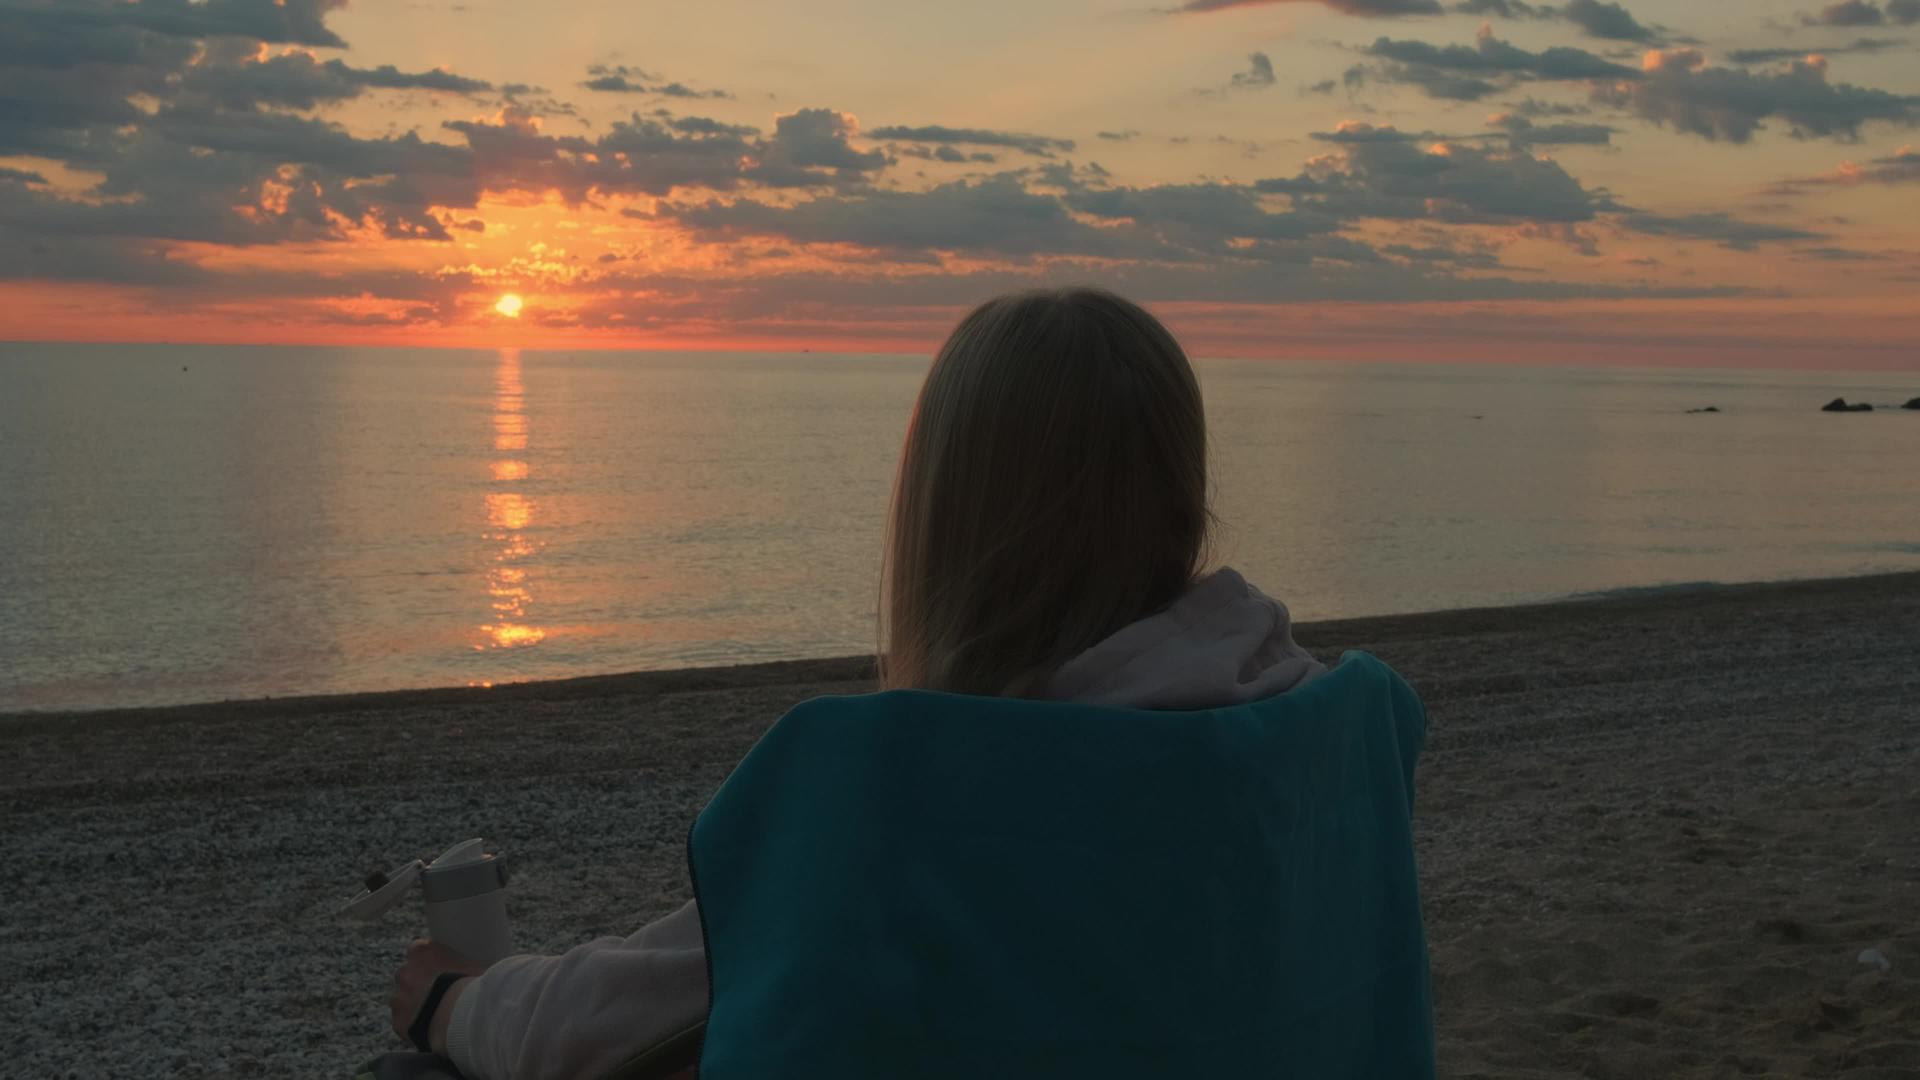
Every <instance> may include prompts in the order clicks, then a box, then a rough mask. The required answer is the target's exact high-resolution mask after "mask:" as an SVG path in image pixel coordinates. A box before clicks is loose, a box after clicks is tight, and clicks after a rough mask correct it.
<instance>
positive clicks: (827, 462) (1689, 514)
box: [0, 345, 1920, 710]
mask: <svg viewBox="0 0 1920 1080" xmlns="http://www.w3.org/2000/svg"><path fill="white" fill-rule="evenodd" d="M1199 369H1200V373H1201V381H1202V383H1203V384H1204V386H1205V389H1206V391H1207V396H1208V408H1209V410H1210V419H1211V423H1212V426H1213V436H1214V443H1215V447H1216V449H1215V454H1216V471H1217V475H1218V479H1219V495H1218V509H1219V512H1220V514H1221V515H1222V517H1224V518H1225V519H1226V521H1227V523H1228V530H1227V531H1226V533H1225V534H1224V535H1223V536H1222V538H1221V541H1222V543H1221V549H1222V552H1223V554H1224V555H1225V557H1226V558H1227V560H1228V561H1229V562H1230V563H1231V564H1233V565H1235V566H1238V567H1240V568H1241V569H1242V570H1244V571H1245V572H1247V574H1248V575H1249V576H1250V577H1251V578H1252V579H1253V580H1254V581H1256V582H1257V583H1259V584H1260V585H1261V586H1262V587H1263V588H1265V589H1266V590H1267V591H1269V592H1271V593H1274V594H1276V595H1279V596H1281V597H1283V598H1284V599H1286V600H1287V601H1288V602H1289V604H1290V605H1291V606H1292V608H1293V609H1294V612H1295V615H1296V616H1297V617H1299V618H1303V619H1317V618H1327V617H1335V616H1347V615H1363V614H1378V613H1387V612H1403V611H1416V610H1427V609H1435V608H1449V607H1460V606H1467V605H1487V604H1500V603H1508V602H1516V601H1527V600H1543V599H1551V598H1556V597H1564V596H1568V595H1571V594H1578V593H1585V592H1593V591H1600V590H1608V589H1614V588H1620V587H1628V586H1642V585H1654V584H1661V583H1674V582H1694V581H1706V580H1717V581H1739V580H1757V579H1768V578H1782V577H1813V576H1824V575H1835V574H1854V573H1865V572H1871V571H1880V570H1897V569H1915V568H1920V413H1912V412H1897V411H1896V412H1885V411H1882V412H1878V413H1875V414H1872V415H1860V416H1831V415H1824V414H1821V413H1819V412H1818V411H1816V410H1817V408H1818V406H1819V405H1820V404H1821V403H1822V402H1824V401H1826V400H1828V399H1829V398H1831V397H1833V396H1835V395H1838V394H1844V395H1845V396H1847V397H1848V398H1862V399H1865V400H1868V401H1873V402H1876V403H1880V404H1886V403H1897V402H1900V401H1904V400H1906V399H1907V398H1909V397H1912V396H1914V395H1915V394H1920V374H1915V375H1909V376H1901V375H1896V374H1884V373H1883V374H1877V375H1832V374H1829V375H1810V374H1802V373H1782V372H1766V373H1736V372H1711V373H1703V372H1676V371H1671V370H1665V371H1662V370H1631V369H1627V370H1619V371H1594V370H1567V369H1523V368H1513V367H1460V366H1447V367H1440V366H1431V365H1348V366H1323V365H1303V364H1276V363H1224V362H1223V363H1202V364H1200V365H1199ZM925 370H926V362H925V361H924V360H922V359H917V358H886V357H850V356H820V355H802V356H795V355H780V356H775V355H760V356H751V355H749V356H729V355H711V354H659V353H652V354H633V353H619V354H615V353H574V354H550V353H536V352H531V351H529V352H524V353H518V352H510V351H509V352H498V353H495V352H445V351H418V350H379V349H258V348H237V347H236V348H207V347H172V346H140V347H127V346H49V345H0V710H8V709H66V708H83V707H94V706H110V705H140V704H153V703H166V702H182V701H195V700H207V699H218V698H230V697H257V696H262V695H275V696H278V695H284V694H294V693H311V692H321V691H339V690H367V689H384V688H396V687H408V686H426V685H447V684H463V683H477V682H488V681H506V680H513V679H529V678H540V677H552V676H565V675H580V674H590V673H598V672H609V671H622V670H633V669H640V668H657V667H678V666H685V665H693V664H710V663H716V662H729V661H743V660H755V659H770V658H779V657H800V656H816V655H842V654H847V653H854V652H859V651H862V650H867V649H871V648H872V643H873V616H872V612H873V607H874V598H875V591H876V585H877V573H878V549H879V543H880V535H881V525H882V519H883V516H884V513H885V509H886V500H887V494H888V487H889V484H890V481H891V477H892V469H893V464H894V459H895V455H896V454H897V453H898V449H899V445H900V440H901V437H902V435H903V433H904V431H905V426H906V419H907V412H908V409H909V407H910V405H911V403H912V399H913V395H914V393H915V391H916V390H917V389H918V386H919V381H920V378H921V376H922V375H923V374H924V372H925ZM1707 404H1713V405H1718V406H1719V407H1720V408H1722V409H1724V410H1726V412H1724V413H1722V414H1720V415H1717V416H1716V415H1708V416H1688V415H1684V414H1683V411H1684V410H1685V409H1686V408H1688V407H1691V406H1698V405H1707Z"/></svg>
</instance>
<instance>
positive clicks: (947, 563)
mask: <svg viewBox="0 0 1920 1080" xmlns="http://www.w3.org/2000/svg"><path fill="white" fill-rule="evenodd" d="M1212 521H1213V518H1212V513H1211V511H1210V510H1209V507H1208V481H1207V436H1206V424H1205V420H1204V416H1203V413H1202V409H1201V400H1200V389H1199V386H1198V384H1197V383H1196V382H1195V380H1194V375H1193V369H1192V368H1191V367H1190V366H1189V365H1188V363H1187V358H1186V355H1185V354H1184V353H1183V352H1182V351H1181V349H1180V346H1179V344H1178V343H1176V342H1175V341H1174V339H1173V337H1172V335H1170V334H1169V333H1168V332H1167V330H1166V328H1165V327H1163V326H1161V325H1160V323H1159V322H1157V321H1156V320H1155V319H1154V318H1153V317H1152V316H1151V315H1149V314H1147V313H1146V312H1145V311H1144V310H1142V309H1141V308H1140V307H1138V306H1137V305H1135V304H1132V303H1130V302H1128V301H1126V300H1123V299H1121V298H1120V297H1117V296H1114V295H1112V294H1111V293H1107V292H1102V291H1099V290H1094V289H1079V288H1075V289H1058V290H1045V291H1036V292H1027V293H1020V294H1016V295H1012V296H1004V297H1000V298H999V299H996V300H991V301H989V302H987V303H985V304H983V305H981V306H980V307H979V308H977V309H976V310H975V311H973V313H972V314H970V315H968V316H967V317H966V318H965V319H963V320H962V321H961V323H960V325H959V326H958V327H957V328H956V329H955V330H954V332H953V335H952V336H951V337H950V338H948V340H947V343H946V345H945V346H943V347H942V348H941V350H940V353H939V355H938V356H937V357H936V358H935V360H934V362H933V367H932V369H931V370H930V371H929V372H928V373H927V379H926V383H925V384H924V385H923V386H922V388H921V391H920V399H919V402H918V404H917V405H916V406H915V409H914V415H913V420H912V424H911V426H910V427H909V429H908V432H907V440H906V447H905V450H904V452H903V453H902V455H901V459H900V467H899V472H898V475H897V478H896V481H895V486H894V493H893V510H892V516H891V520H890V523H889V527H888V533H887V543H886V550H885V553H884V557H883V564H882V565H883V570H882V582H883V590H884V591H883V596H882V610H883V612H884V613H885V616H886V618H885V622H884V624H883V628H882V645H881V649H880V657H881V665H880V682H881V686H882V687H883V688H885V689H894V688H921V689H934V690H946V691H953V692H958V693H968V694H983V695H1000V696H1015V697H1032V698H1046V699H1054V700H1068V701H1080V702H1087V703H1094V704H1103V705H1121V706H1130V707H1135V708H1158V709H1204V708H1210V707H1215V706H1221V705H1228V704H1237V703H1241V702H1246V701H1254V700H1259V699H1262V698H1266V697H1270V696H1273V695H1275V694H1280V693H1284V692H1286V691H1288V690H1290V689H1292V688H1294V687H1296V686H1298V685H1300V684H1301V683H1303V682H1306V681H1307V680H1309V679H1311V678H1313V677H1315V676H1316V675H1319V674H1321V673H1323V672H1324V671H1325V668H1324V667H1322V666H1321V665H1320V664H1319V663H1318V662H1316V661H1315V660H1314V659H1313V658H1312V657H1311V656H1309V655H1308V654H1307V653H1306V652H1305V651H1304V650H1303V649H1301V648H1300V647H1299V646H1298V645H1296V644H1294V641H1293V636H1292V632H1291V629H1290V625H1289V621H1288V617H1287V610H1286V608H1285V607H1284V606H1282V605H1281V604H1280V603H1278V602H1277V601H1275V600H1272V599H1270V598H1268V597H1267V596H1265V595H1263V594H1262V593H1261V592H1260V591H1259V590H1257V589H1255V588H1253V587H1252V586H1251V585H1249V584H1247V582H1246V581H1245V580H1244V579H1242V578H1241V577H1240V575H1239V574H1237V573H1235V572H1234V571H1232V570H1230V569H1221V570H1217V571H1214V572H1212V573H1203V569H1204V567H1205V565H1206V562H1207V557H1208V556H1207V542H1208V533H1209V527H1210V525H1211V524H1212ZM448 971H465V972H469V973H471V975H472V977H469V978H463V979H460V980H458V981H454V982H452V983H451V985H450V988H446V989H444V991H443V992H444V997H443V998H442V999H441V1000H440V1001H439V1002H438V1003H437V1006H436V1008H435V1010H434V1012H433V1014H432V1021H431V1024H430V1031H431V1041H432V1044H433V1048H434V1049H435V1050H436V1051H438V1052H440V1053H442V1054H444V1055H446V1056H448V1057H450V1058H451V1059H452V1060H453V1061H454V1063H455V1064H456V1065H457V1066H458V1067H459V1068H460V1070H461V1071H462V1072H463V1073H465V1074H466V1075H467V1076H468V1077H471V1078H474V1080H534V1078H547V1077H593V1076H596V1075H600V1074H604V1073H605V1072H607V1071H608V1070H610V1069H612V1068H614V1067H616V1066H618V1065H619V1064H620V1063H622V1062H624V1061H627V1060H629V1059H630V1058H632V1057H633V1056H634V1055H636V1054H638V1053H640V1052H642V1051H644V1050H646V1049H648V1048H649V1047H651V1046H653V1045H656V1044H658V1043H660V1042H661V1041H663V1040H666V1039H668V1038H670V1037H672V1036H674V1035H676V1034H679V1033H681V1032H683V1031H685V1030H686V1029H687V1028H688V1027H689V1026H690V1025H693V1024H696V1023H698V1022H699V1021H700V1020H701V1018H702V1017H703V1016H704V1015H705V1011H706V1006H707V984H706V978H707V976H706V964H705V957H704V954H703V953H702V951H701V930H700V916H699V912H698V910H697V909H696V907H695V906H694V905H693V904H692V903H689V904H687V905H686V906H685V907H682V908H681V909H680V910H679V911H676V912H674V913H673V914H671V915H669V916H667V917H666V918H664V919H661V920H660V921H658V922H655V923H653V924H651V925H649V926H646V927H644V928H642V929H641V930H640V931H639V932H638V933H636V934H634V935H633V936H632V937H629V938H626V939H621V938H614V937H609V938H602V939H600V940H597V941H592V942H589V943H587V944H585V945H581V946H579V947H578V948H575V949H573V950H571V951H570V952H568V953H566V954H565V955H562V956H515V957H509V958H507V959H505V960H502V961H500V962H499V963H498V964H496V965H494V966H493V967H492V968H491V969H489V970H487V971H486V972H485V974H484V975H483V974H481V973H480V972H479V971H478V969H475V968H472V967H471V966H469V965H466V964H465V963H464V961H462V960H461V959H460V958H459V957H457V956H455V955H453V954H451V953H449V952H448V951H447V950H445V949H442V948H439V947H438V946H434V945H431V944H429V943H426V942H416V943H414V946H413V947H412V948H411V949H410V950H409V952H408V956H407V961H406V964H405V965H404V966H403V967H402V968H401V970H400V973H399V975H398V977H397V979H396V989H395V993H394V995H393V998H392V1001H391V1002H390V1006H391V1010H392V1018H393V1025H394V1030H395V1031H397V1032H400V1033H401V1034H402V1035H403V1036H404V1034H405V1032H406V1030H407V1029H408V1028H409V1027H410V1026H411V1025H412V1024H413V1022H414V1020H415V1018H416V1017H417V1015H418V1014H419V1012H420V1008H421V1005H422V1003H423V1000H424V999H425V998H426V997H427V996H428V988H429V987H430V986H431V984H433V983H434V982H435V981H436V979H437V977H438V976H439V975H440V974H441V973H443V972H448Z"/></svg>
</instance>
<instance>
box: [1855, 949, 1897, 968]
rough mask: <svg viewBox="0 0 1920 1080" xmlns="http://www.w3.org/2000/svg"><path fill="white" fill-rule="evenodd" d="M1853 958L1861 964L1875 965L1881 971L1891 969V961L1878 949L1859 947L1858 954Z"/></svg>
mask: <svg viewBox="0 0 1920 1080" xmlns="http://www.w3.org/2000/svg"><path fill="white" fill-rule="evenodd" d="M1854 959H1855V960H1857V961H1858V962H1860V963H1862V964H1867V965H1869V966H1872V967H1877V968H1879V969H1880V970H1881V971H1891V970H1893V961H1891V960H1889V959H1887V954H1886V953H1883V952H1881V951H1880V950H1879V949H1861V950H1860V955H1859V956H1857V957H1855V958H1854Z"/></svg>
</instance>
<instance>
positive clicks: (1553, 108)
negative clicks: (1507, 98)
mask: <svg viewBox="0 0 1920 1080" xmlns="http://www.w3.org/2000/svg"><path fill="white" fill-rule="evenodd" d="M1507 111H1508V112H1512V113H1518V114H1519V115H1521V116H1532V117H1541V116H1586V115H1589V114H1590V113H1592V112H1593V110H1592V109H1591V108H1589V107H1588V106H1585V105H1572V104H1568V103H1566V102H1560V101H1541V100H1539V99H1538V98H1533V97H1529V98H1526V99H1524V100H1522V101H1518V102H1515V103H1514V104H1512V105H1509V106H1507Z"/></svg>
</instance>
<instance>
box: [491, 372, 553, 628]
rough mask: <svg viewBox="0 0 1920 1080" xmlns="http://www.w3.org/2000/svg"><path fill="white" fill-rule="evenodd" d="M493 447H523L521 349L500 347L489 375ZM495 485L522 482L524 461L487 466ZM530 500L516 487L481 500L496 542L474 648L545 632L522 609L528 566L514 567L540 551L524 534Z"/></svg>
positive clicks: (527, 598) (527, 599) (529, 596)
mask: <svg viewBox="0 0 1920 1080" xmlns="http://www.w3.org/2000/svg"><path fill="white" fill-rule="evenodd" d="M493 385H494V395H493V448H494V449H495V450H525V449H526V448H527V416H526V395H527V391H526V385H525V383H523V382H522V381H521V378H520V351H519V350H518V349H502V350H500V365H499V367H498V368H497V369H495V371H494V377H493ZM489 469H490V471H491V472H492V475H493V479H494V481H495V482H496V483H507V482H512V481H516V480H525V479H527V477H528V475H529V474H530V472H531V469H530V468H529V467H528V464H527V462H526V461H525V460H523V459H518V458H509V459H503V460H500V461H495V462H493V463H491V465H490V466H489ZM535 509H536V506H535V504H534V501H533V500H532V499H530V498H528V497H527V496H526V495H524V494H522V493H520V492H516V491H489V492H488V493H487V498H486V511H487V532H486V533H485V537H486V539H487V540H489V541H491V542H493V543H495V544H498V545H499V547H498V548H497V549H496V550H495V551H494V553H493V566H491V567H490V568H488V570H487V595H488V598H489V603H490V606H491V607H492V609H493V621H491V622H488V623H483V624H482V625H481V626H480V632H481V634H483V635H484V636H483V637H482V639H481V642H480V644H477V645H475V646H474V648H475V649H482V650H484V649H521V648H526V647H527V646H530V645H538V644H539V643H540V642H541V641H542V640H544V639H545V638H546V636H547V632H546V631H545V630H543V629H541V628H540V627H538V626H535V625H533V624H532V620H531V619H530V618H529V616H528V611H527V609H528V608H529V607H530V606H531V605H532V603H533V593H532V591H531V590H530V589H528V587H527V578H528V575H527V568H526V567H525V566H523V565H519V564H520V563H522V562H524V561H525V560H526V559H528V558H531V557H532V556H533V555H534V554H536V553H537V552H538V551H539V550H540V546H539V544H538V542H536V541H535V540H533V539H532V538H530V537H528V536H527V535H526V530H528V529H530V528H532V526H533V522H534V511H535Z"/></svg>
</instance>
